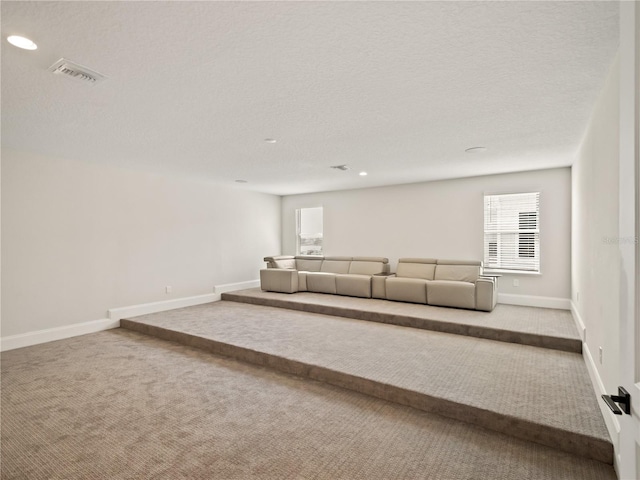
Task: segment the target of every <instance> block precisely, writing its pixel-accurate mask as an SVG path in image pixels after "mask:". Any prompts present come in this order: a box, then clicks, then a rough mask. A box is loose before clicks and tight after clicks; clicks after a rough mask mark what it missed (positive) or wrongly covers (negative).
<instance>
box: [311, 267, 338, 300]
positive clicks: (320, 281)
mask: <svg viewBox="0 0 640 480" xmlns="http://www.w3.org/2000/svg"><path fill="white" fill-rule="evenodd" d="M306 277H307V290H308V291H309V292H316V293H332V294H334V295H335V294H336V293H337V290H336V274H335V273H331V272H307V274H306Z"/></svg>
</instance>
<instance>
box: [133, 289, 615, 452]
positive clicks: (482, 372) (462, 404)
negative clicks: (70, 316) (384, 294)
mask: <svg viewBox="0 0 640 480" xmlns="http://www.w3.org/2000/svg"><path fill="white" fill-rule="evenodd" d="M121 325H122V327H125V328H128V329H131V330H136V331H139V332H142V333H146V334H149V335H154V336H156V337H159V338H163V339H166V340H172V341H177V342H179V343H182V344H185V345H190V346H193V347H198V348H201V349H203V350H206V351H209V352H212V353H216V354H220V355H224V356H228V357H232V358H235V359H238V360H241V361H244V362H249V363H253V364H257V365H265V366H268V367H271V368H274V369H276V370H279V371H283V372H287V373H292V374H295V375H299V376H302V377H307V378H311V379H314V380H319V381H323V382H326V383H329V384H332V385H336V386H340V387H344V388H348V389H351V390H354V391H357V392H360V393H364V394H368V395H372V396H374V397H378V398H382V399H384V400H388V401H392V402H396V403H399V404H403V405H409V406H411V407H414V408H417V409H420V410H424V411H428V412H433V413H438V414H441V415H444V416H446V417H450V418H455V419H458V420H462V421H466V422H469V423H472V424H476V425H480V426H482V427H485V428H488V429H491V430H495V431H498V432H501V433H504V434H507V435H511V436H514V437H517V438H521V439H524V440H529V441H533V442H537V443H540V444H543V445H547V446H551V447H554V448H557V449H560V450H563V451H566V452H569V453H572V454H576V455H581V456H585V457H588V458H591V459H595V460H598V461H601V462H605V463H612V461H613V447H612V444H611V441H610V439H609V436H608V432H607V430H606V427H605V425H604V421H603V419H602V415H601V413H600V410H599V407H598V404H597V400H596V397H595V394H594V392H593V389H592V387H591V384H590V380H589V377H588V374H587V371H586V367H585V365H584V361H583V360H582V357H581V356H580V355H579V354H575V353H569V352H563V351H558V350H549V349H542V348H536V347H531V346H526V345H518V344H510V343H505V342H496V341H491V340H486V339H478V338H474V337H466V336H461V335H452V334H447V333H441V332H433V331H427V330H419V329H408V328H403V327H398V326H394V325H385V324H380V323H370V322H363V321H359V320H353V319H346V318H336V317H332V316H327V315H319V314H311V313H306V312H296V311H292V310H285V309H281V308H273V307H263V306H255V305H248V304H243V303H237V302H228V301H222V302H215V303H211V304H205V305H200V306H196V307H188V308H183V309H178V310H172V311H168V312H162V313H157V314H151V315H144V316H140V317H137V318H135V319H126V320H122V321H121Z"/></svg>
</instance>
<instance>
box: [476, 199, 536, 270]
mask: <svg viewBox="0 0 640 480" xmlns="http://www.w3.org/2000/svg"><path fill="white" fill-rule="evenodd" d="M539 213H540V193H539V192H535V193H516V194H510V195H485V197H484V267H485V268H487V269H499V270H518V271H528V272H539V271H540V222H539Z"/></svg>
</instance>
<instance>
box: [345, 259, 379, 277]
mask: <svg viewBox="0 0 640 480" xmlns="http://www.w3.org/2000/svg"><path fill="white" fill-rule="evenodd" d="M384 270H385V264H384V263H383V262H380V261H378V262H374V261H361V260H352V261H351V265H350V266H349V273H354V274H357V275H375V274H376V273H382V272H384Z"/></svg>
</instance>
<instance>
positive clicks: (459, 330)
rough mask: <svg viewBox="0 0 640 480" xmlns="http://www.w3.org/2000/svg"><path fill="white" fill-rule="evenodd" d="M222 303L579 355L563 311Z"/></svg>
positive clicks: (319, 297)
mask: <svg viewBox="0 0 640 480" xmlns="http://www.w3.org/2000/svg"><path fill="white" fill-rule="evenodd" d="M222 299H223V300H229V301H235V302H243V303H250V304H255V305H264V306H271V307H280V308H287V309H291V310H300V311H304V312H310V313H321V314H325V315H334V316H341V317H347V318H354V319H359V320H368V321H373V322H380V323H389V324H393V325H401V326H408V327H413V328H422V329H426V330H434V331H438V332H446V333H454V334H458V335H466V336H473V337H480V338H487V339H491V340H499V341H503V342H510V343H521V344H524V345H533V346H540V347H545V348H554V349H557V350H564V351H569V352H578V353H580V352H582V341H581V340H580V336H579V335H578V331H577V329H576V326H575V323H574V321H573V317H572V316H571V312H569V311H568V310H557V309H550V308H535V307H522V306H517V305H502V304H498V305H497V306H496V308H495V309H494V310H493V311H492V312H479V311H475V310H464V309H459V308H445V307H432V306H430V305H417V304H412V303H405V302H392V301H388V300H379V299H373V298H355V297H346V296H342V295H326V294H322V293H312V292H298V293H294V294H286V293H276V292H264V291H262V290H260V289H259V288H252V289H247V290H240V291H235V292H228V293H223V294H222Z"/></svg>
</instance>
